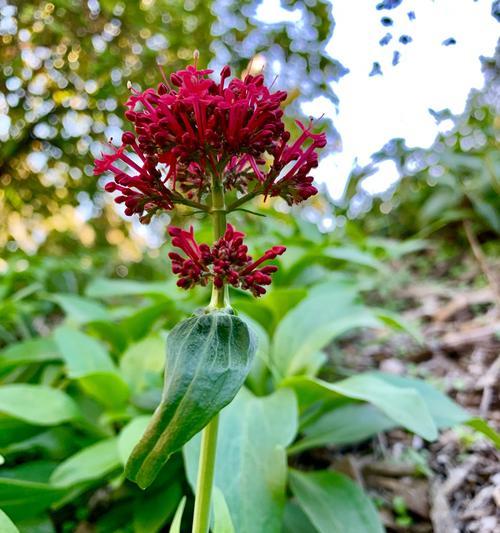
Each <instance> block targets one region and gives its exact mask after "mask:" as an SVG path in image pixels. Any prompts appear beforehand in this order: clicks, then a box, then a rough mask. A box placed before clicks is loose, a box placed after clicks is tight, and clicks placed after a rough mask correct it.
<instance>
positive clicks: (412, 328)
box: [374, 309, 424, 344]
mask: <svg viewBox="0 0 500 533" xmlns="http://www.w3.org/2000/svg"><path fill="white" fill-rule="evenodd" d="M374 313H375V316H376V317H377V318H378V319H379V320H380V321H381V322H383V323H384V324H386V325H387V326H389V327H391V328H392V329H394V330H396V331H403V332H404V333H407V334H408V335H411V336H412V337H413V338H414V339H415V340H416V341H417V342H418V343H419V344H423V343H424V338H423V336H422V333H421V332H420V329H419V328H418V327H417V326H416V325H414V324H412V323H410V322H407V321H406V320H405V319H404V318H403V317H402V316H401V315H399V314H398V313H393V312H391V311H388V310H387V309H374Z"/></svg>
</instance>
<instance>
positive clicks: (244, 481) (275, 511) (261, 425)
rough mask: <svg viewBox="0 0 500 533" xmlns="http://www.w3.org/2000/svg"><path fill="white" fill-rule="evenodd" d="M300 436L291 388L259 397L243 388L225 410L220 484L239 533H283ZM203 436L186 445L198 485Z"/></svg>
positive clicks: (191, 473)
mask: <svg viewBox="0 0 500 533" xmlns="http://www.w3.org/2000/svg"><path fill="white" fill-rule="evenodd" d="M296 432H297V405H296V399H295V395H294V394H293V392H292V391H291V390H288V389H281V390H279V391H278V392H275V393H274V394H273V395H271V396H267V397H255V396H254V395H253V394H252V393H250V392H249V391H248V390H247V389H242V390H241V391H240V392H239V394H238V395H237V396H236V398H235V399H234V401H233V402H232V403H231V404H230V405H229V406H228V407H227V408H226V409H224V410H223V411H222V413H221V415H220V423H219V437H218V444H217V458H216V468H215V486H217V487H219V488H220V490H221V491H222V493H223V494H224V498H225V500H226V502H227V505H228V507H229V512H230V515H231V518H232V522H233V524H234V528H235V530H236V531H238V533H262V532H263V531H265V532H266V533H275V532H279V531H281V523H282V518H283V509H284V505H285V484H286V468H287V466H286V452H285V448H286V447H287V446H288V445H289V444H290V442H292V440H293V438H294V437H295V434H296ZM199 451H200V435H197V436H196V437H195V438H194V439H192V440H191V441H190V442H189V443H188V444H187V445H186V446H184V458H185V462H186V469H187V474H188V479H189V482H190V484H191V486H192V487H195V486H196V477H197V471H198V457H199Z"/></svg>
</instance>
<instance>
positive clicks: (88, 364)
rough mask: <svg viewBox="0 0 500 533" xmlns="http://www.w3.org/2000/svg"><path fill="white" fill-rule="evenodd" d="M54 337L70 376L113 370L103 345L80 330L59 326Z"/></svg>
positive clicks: (111, 361)
mask: <svg viewBox="0 0 500 533" xmlns="http://www.w3.org/2000/svg"><path fill="white" fill-rule="evenodd" d="M54 339H55V341H56V345H57V347H58V349H59V351H60V352H61V355H62V356H63V359H64V362H65V363H66V366H67V369H68V376H69V377H70V378H75V379H76V378H80V377H82V376H86V375H88V374H91V373H92V372H97V371H100V372H113V371H115V365H114V363H113V360H112V359H111V357H110V356H109V354H108V352H107V351H106V350H105V349H104V348H103V346H102V345H101V344H100V343H99V342H98V341H97V340H96V339H94V338H92V337H89V336H88V335H85V334H84V333H82V332H81V331H78V330H76V329H73V328H70V327H69V326H60V327H58V328H57V329H56V330H55V332H54Z"/></svg>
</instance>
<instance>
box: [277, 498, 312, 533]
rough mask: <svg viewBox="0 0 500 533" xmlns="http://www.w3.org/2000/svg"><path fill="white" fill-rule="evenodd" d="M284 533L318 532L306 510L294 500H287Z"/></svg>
mask: <svg viewBox="0 0 500 533" xmlns="http://www.w3.org/2000/svg"><path fill="white" fill-rule="evenodd" d="M282 533H318V530H317V529H316V528H315V527H314V526H313V525H312V524H311V521H310V520H309V518H308V517H307V515H306V514H305V513H304V511H303V510H302V509H301V508H300V507H299V506H298V504H297V503H296V502H295V501H294V500H293V501H290V500H289V501H287V502H286V505H285V516H284V518H283V531H282Z"/></svg>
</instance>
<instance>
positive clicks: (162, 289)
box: [85, 278, 169, 299]
mask: <svg viewBox="0 0 500 533" xmlns="http://www.w3.org/2000/svg"><path fill="white" fill-rule="evenodd" d="M146 294H160V295H165V294H169V284H168V283H160V282H158V283H155V282H145V281H131V280H126V279H106V278H99V279H95V280H93V281H91V282H90V283H89V284H88V285H87V288H86V290H85V295H86V296H88V297H89V298H101V299H105V298H114V297H120V298H121V297H124V296H134V295H146Z"/></svg>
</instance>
